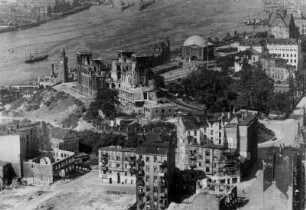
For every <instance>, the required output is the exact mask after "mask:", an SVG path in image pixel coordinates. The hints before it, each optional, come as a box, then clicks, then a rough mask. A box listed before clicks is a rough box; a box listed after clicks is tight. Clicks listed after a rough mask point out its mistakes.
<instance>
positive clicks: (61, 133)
mask: <svg viewBox="0 0 306 210" xmlns="http://www.w3.org/2000/svg"><path fill="white" fill-rule="evenodd" d="M70 132H73V131H72V130H69V129H64V128H53V129H52V131H51V138H57V139H64V138H65V137H66V136H67V134H68V133H70Z"/></svg>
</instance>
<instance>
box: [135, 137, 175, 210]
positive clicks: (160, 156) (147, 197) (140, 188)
mask: <svg viewBox="0 0 306 210" xmlns="http://www.w3.org/2000/svg"><path fill="white" fill-rule="evenodd" d="M137 154H138V157H137V160H136V165H137V169H136V181H137V185H136V186H137V188H136V189H137V190H136V196H137V197H136V199H137V210H143V209H158V210H161V209H166V208H167V207H168V205H169V203H170V201H171V199H172V194H173V193H174V192H173V188H172V187H173V175H174V168H175V151H174V145H173V144H172V143H171V142H151V143H148V144H143V145H141V147H139V148H137Z"/></svg>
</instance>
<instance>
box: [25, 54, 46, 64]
mask: <svg viewBox="0 0 306 210" xmlns="http://www.w3.org/2000/svg"><path fill="white" fill-rule="evenodd" d="M48 57H49V55H48V54H38V53H34V54H32V53H30V56H29V58H28V59H26V60H25V62H26V63H35V62H39V61H43V60H46V59H47V58H48Z"/></svg>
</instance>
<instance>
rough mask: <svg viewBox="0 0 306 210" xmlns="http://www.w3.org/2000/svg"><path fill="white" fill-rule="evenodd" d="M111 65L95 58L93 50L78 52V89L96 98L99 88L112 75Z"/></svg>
mask: <svg viewBox="0 0 306 210" xmlns="http://www.w3.org/2000/svg"><path fill="white" fill-rule="evenodd" d="M109 70H110V67H109V65H108V64H107V63H106V62H104V61H102V60H100V59H93V58H92V52H77V82H76V83H77V89H78V91H79V92H80V93H81V94H82V95H86V96H88V97H89V98H91V99H94V98H95V97H96V95H97V93H98V90H99V89H100V88H101V87H103V86H104V85H105V80H106V79H108V78H109V77H110V74H109Z"/></svg>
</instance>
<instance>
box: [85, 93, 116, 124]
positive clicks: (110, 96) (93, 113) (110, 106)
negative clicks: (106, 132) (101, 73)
mask: <svg viewBox="0 0 306 210" xmlns="http://www.w3.org/2000/svg"><path fill="white" fill-rule="evenodd" d="M117 104H119V101H118V92H117V91H116V90H113V89H109V88H107V87H102V88H101V89H99V90H98V94H97V96H96V99H95V101H94V102H92V103H91V104H90V106H89V109H88V110H87V112H86V116H85V120H87V121H98V122H99V121H100V120H101V118H100V117H99V110H101V111H102V112H103V114H104V115H105V117H107V118H114V117H115V116H116V105H117Z"/></svg>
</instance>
